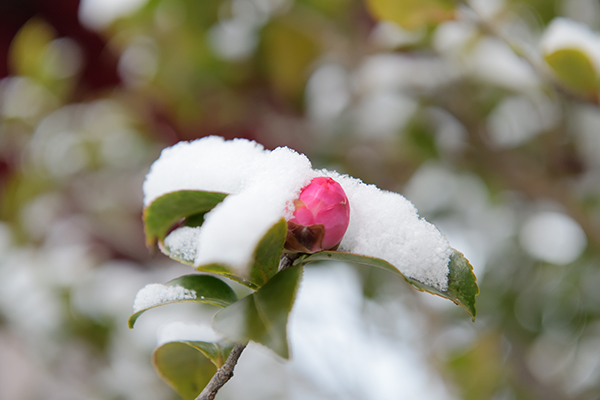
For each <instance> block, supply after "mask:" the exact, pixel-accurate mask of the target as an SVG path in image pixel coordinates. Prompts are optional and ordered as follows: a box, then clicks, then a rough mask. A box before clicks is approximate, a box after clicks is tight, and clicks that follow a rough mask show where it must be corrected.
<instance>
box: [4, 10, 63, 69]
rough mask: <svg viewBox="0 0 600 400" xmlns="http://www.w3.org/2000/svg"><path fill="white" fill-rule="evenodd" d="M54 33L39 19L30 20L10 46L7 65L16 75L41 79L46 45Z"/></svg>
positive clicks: (53, 36)
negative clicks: (8, 64)
mask: <svg viewBox="0 0 600 400" xmlns="http://www.w3.org/2000/svg"><path fill="white" fill-rule="evenodd" d="M55 35H56V33H55V32H54V30H53V29H52V26H50V25H49V24H47V23H46V22H45V21H43V20H42V19H40V18H32V19H30V20H29V21H28V22H27V23H26V24H25V25H23V26H22V27H21V29H20V30H19V32H18V33H17V35H16V36H15V38H14V39H13V41H12V43H11V46H10V54H9V63H10V66H11V69H12V72H14V73H15V74H16V75H25V76H29V77H35V78H41V77H42V76H41V75H43V72H44V67H45V63H44V57H45V53H46V50H47V47H48V45H49V44H50V42H51V41H52V40H54V38H55Z"/></svg>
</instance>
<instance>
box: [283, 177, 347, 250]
mask: <svg viewBox="0 0 600 400" xmlns="http://www.w3.org/2000/svg"><path fill="white" fill-rule="evenodd" d="M294 206H295V210H294V215H293V217H292V218H291V219H290V220H289V221H288V233H287V238H286V243H285V249H286V250H287V251H289V252H292V253H314V252H317V251H321V250H335V249H337V247H338V246H339V244H340V242H341V241H342V238H343V237H344V234H345V233H346V229H348V223H349V222H350V204H348V197H347V196H346V193H345V192H344V189H342V187H341V186H340V184H339V183H337V182H336V181H334V180H333V179H331V178H325V177H319V178H314V179H313V180H312V181H310V183H309V184H308V185H307V186H305V187H304V188H303V189H302V191H301V192H300V196H299V197H298V199H296V200H294Z"/></svg>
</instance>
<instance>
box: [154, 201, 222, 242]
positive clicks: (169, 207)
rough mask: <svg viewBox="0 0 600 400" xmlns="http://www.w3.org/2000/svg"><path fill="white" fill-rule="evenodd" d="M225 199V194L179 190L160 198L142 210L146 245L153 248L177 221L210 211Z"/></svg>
mask: <svg viewBox="0 0 600 400" xmlns="http://www.w3.org/2000/svg"><path fill="white" fill-rule="evenodd" d="M225 197H227V194H226V193H218V192H203V191H199V190H180V191H177V192H171V193H167V194H165V195H162V196H160V197H159V198H157V199H156V200H154V201H153V202H152V203H151V204H150V205H149V206H148V207H146V208H145V209H144V224H145V229H146V244H147V245H148V247H152V246H154V245H155V244H156V241H157V240H161V241H162V240H163V239H164V238H165V236H166V235H167V233H168V232H169V229H170V228H171V227H172V226H173V224H175V223H176V222H177V221H179V220H180V219H182V218H186V217H191V216H196V215H197V214H200V213H205V212H207V211H210V210H212V209H213V208H214V207H215V206H216V205H217V204H219V203H220V202H222V201H223V199H225Z"/></svg>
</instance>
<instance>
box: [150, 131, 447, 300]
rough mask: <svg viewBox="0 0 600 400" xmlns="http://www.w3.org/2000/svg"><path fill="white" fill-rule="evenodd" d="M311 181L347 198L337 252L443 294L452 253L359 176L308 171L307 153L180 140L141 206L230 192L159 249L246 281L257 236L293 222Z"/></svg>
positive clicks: (239, 142) (161, 162) (410, 210)
mask: <svg viewBox="0 0 600 400" xmlns="http://www.w3.org/2000/svg"><path fill="white" fill-rule="evenodd" d="M316 176H330V177H332V178H333V179H335V180H336V181H338V182H339V183H340V184H341V185H342V187H343V188H344V190H345V191H346V194H347V195H348V198H349V201H350V225H349V227H348V231H347V232H346V235H345V237H344V239H343V241H342V244H341V247H340V250H344V251H349V252H353V253H357V254H362V255H367V256H372V257H378V258H381V259H383V260H385V261H387V262H389V263H390V264H392V265H394V266H395V267H396V268H398V269H399V270H400V272H402V273H403V274H404V275H406V276H408V277H410V278H414V279H416V280H418V281H420V282H423V283H425V284H427V285H431V286H433V287H436V288H438V289H440V290H445V289H447V275H448V260H449V256H450V254H451V253H452V249H451V248H450V246H449V244H448V241H447V240H446V238H445V237H444V236H443V235H442V234H441V233H440V232H439V231H438V230H437V229H436V228H435V226H433V225H432V224H430V223H428V222H427V221H425V220H423V219H421V218H420V217H419V215H418V214H417V210H416V208H415V207H414V206H413V205H412V203H410V202H409V201H408V200H406V199H405V198H404V197H403V196H401V195H399V194H397V193H392V192H388V191H383V190H380V189H378V188H377V187H376V186H373V185H366V184H364V183H362V182H361V181H360V180H358V179H355V178H352V177H349V176H342V175H340V174H338V173H336V172H330V171H327V170H321V171H317V170H313V169H312V166H311V164H310V161H309V160H308V159H307V158H306V156H304V155H301V154H298V153H297V152H295V151H293V150H291V149H289V148H287V147H281V148H277V149H275V150H273V151H268V150H265V149H264V148H263V147H262V146H261V145H259V144H257V143H256V142H251V141H248V140H245V139H234V140H232V141H225V140H224V139H222V138H219V137H214V136H211V137H206V138H202V139H198V140H196V141H193V142H182V143H179V144H177V145H175V146H173V147H171V148H168V149H165V150H163V152H162V154H161V156H160V158H159V159H158V160H157V161H156V162H155V163H154V164H153V165H152V168H151V169H150V172H149V174H148V175H147V177H146V181H145V183H144V194H145V200H144V203H145V205H148V204H150V203H151V202H152V201H153V200H154V199H156V198H157V197H159V196H161V195H163V194H165V193H169V192H171V191H177V190H205V191H218V192H224V193H230V195H229V196H227V197H226V198H225V200H224V201H223V202H221V203H220V204H219V205H217V206H216V207H215V208H214V209H213V210H212V211H210V212H209V213H207V214H206V215H205V222H204V224H203V225H202V226H201V227H200V228H195V229H192V228H180V229H178V230H176V231H174V232H173V233H171V235H169V237H168V238H167V239H166V243H165V244H166V245H167V246H168V247H169V249H170V250H171V251H172V252H174V253H176V254H177V253H178V254H181V255H183V258H188V259H193V260H194V265H195V266H200V265H206V264H210V263H220V264H226V265H229V266H230V267H231V268H232V269H233V270H234V272H237V273H238V274H240V275H242V276H244V275H245V273H246V271H247V269H248V267H249V264H250V262H251V260H252V255H253V253H254V250H255V248H256V245H257V244H258V242H259V241H260V239H261V238H262V237H263V236H264V234H265V233H266V232H267V230H268V229H269V228H270V227H271V226H273V224H275V223H276V222H277V221H278V220H279V219H280V218H282V217H284V218H286V219H289V218H290V217H291V215H292V212H293V210H292V209H291V207H293V206H292V202H293V200H294V199H295V198H296V197H297V196H298V194H299V192H300V190H301V189H302V187H304V186H305V185H306V184H307V183H308V182H310V180H311V179H313V178H314V177H316ZM194 250H195V252H194Z"/></svg>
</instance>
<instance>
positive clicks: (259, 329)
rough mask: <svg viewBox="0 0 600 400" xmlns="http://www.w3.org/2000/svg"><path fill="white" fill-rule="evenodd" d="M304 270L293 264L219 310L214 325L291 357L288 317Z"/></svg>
mask: <svg viewBox="0 0 600 400" xmlns="http://www.w3.org/2000/svg"><path fill="white" fill-rule="evenodd" d="M302 271H303V269H302V267H292V268H288V269H285V270H283V271H281V272H279V273H278V274H277V275H275V276H274V277H273V278H272V279H271V280H269V281H268V282H267V283H266V284H265V285H264V286H263V287H261V288H260V289H259V290H257V291H256V292H255V293H253V294H251V295H249V296H246V297H244V298H243V299H241V300H239V301H238V302H237V303H234V304H232V305H230V306H229V307H227V308H225V309H223V310H221V311H219V312H218V313H217V314H215V317H214V319H213V327H214V328H215V330H217V331H219V332H221V333H223V334H224V335H225V336H227V337H228V338H230V339H231V340H235V341H239V342H245V341H249V340H252V341H254V342H257V343H260V344H262V345H264V346H266V347H268V348H270V349H272V350H273V351H274V352H275V353H277V354H279V355H280V356H281V357H283V358H286V359H287V358H289V347H288V341H287V321H288V316H289V313H290V311H291V310H292V306H293V304H294V300H295V298H296V292H297V291H298V286H299V283H300V278H301V277H302Z"/></svg>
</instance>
